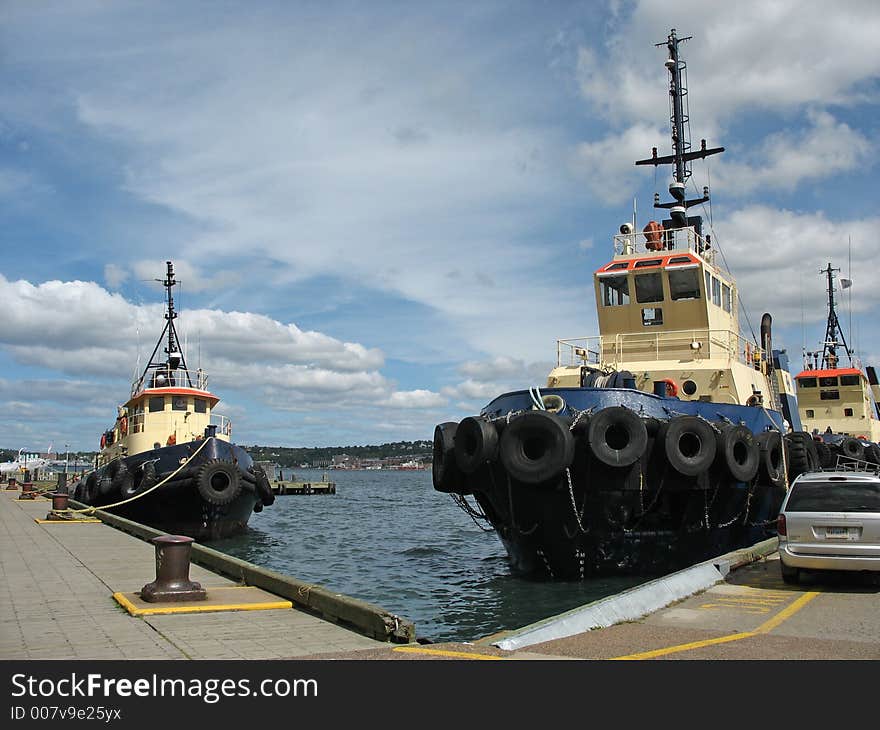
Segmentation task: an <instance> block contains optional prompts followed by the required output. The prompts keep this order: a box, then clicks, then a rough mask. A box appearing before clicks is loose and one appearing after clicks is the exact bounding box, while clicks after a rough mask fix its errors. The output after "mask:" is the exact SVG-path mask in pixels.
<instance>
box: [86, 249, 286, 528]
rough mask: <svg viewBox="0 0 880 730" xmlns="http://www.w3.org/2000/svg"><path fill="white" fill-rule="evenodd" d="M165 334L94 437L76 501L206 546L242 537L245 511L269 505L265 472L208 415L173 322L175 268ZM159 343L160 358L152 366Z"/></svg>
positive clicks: (201, 378)
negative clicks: (92, 462) (94, 453)
mask: <svg viewBox="0 0 880 730" xmlns="http://www.w3.org/2000/svg"><path fill="white" fill-rule="evenodd" d="M166 263H167V266H168V270H167V273H166V277H165V279H164V281H163V280H159V281H162V284H163V285H164V287H165V289H166V292H167V309H166V312H165V320H166V321H165V328H164V330H163V331H162V334H161V335H160V336H159V341H158V342H157V343H156V347H155V348H154V349H153V353H152V355H151V356H150V359H149V362H148V363H147V366H146V368H145V369H144V370H143V372H142V373H141V375H140V377H138V378H137V379H136V380H135V381H134V383H133V384H132V387H131V395H130V397H129V398H128V400H127V401H126V402H125V404H124V405H121V406H119V408H118V409H117V416H116V420H115V423H114V424H113V425H112V426H111V427H110V428H108V429H107V430H106V431H104V432H103V433H102V434H101V438H100V447H101V450H100V452H99V454H98V457H97V464H96V468H95V470H94V471H92V472H90V473H89V474H88V475H86V476H85V477H84V479H82V480H81V481H80V482H79V483H77V484H76V486H75V488H74V492H73V496H74V499H76V500H78V501H80V502H83V503H85V504H87V505H90V506H93V507H101V508H105V509H108V510H110V511H112V512H113V513H114V514H118V515H120V516H122V517H126V518H127V519H130V520H133V521H135V522H139V523H141V524H145V525H149V526H151V527H154V528H156V529H158V530H164V531H166V532H169V533H174V534H178V535H188V536H190V537H193V538H195V539H202V540H212V539H217V538H221V537H227V536H229V535H234V534H236V533H239V532H241V531H243V530H244V529H245V528H246V526H247V523H248V520H249V519H250V516H251V513H252V512H259V511H261V510H262V509H263V507H264V506H266V505H270V504H272V503H273V502H274V501H275V494H274V492H273V491H272V489H271V486H270V484H269V479H268V477H267V476H266V474H265V472H264V471H263V469H262V468H261V467H260V466H259V465H256V464H254V463H253V460H252V459H251V457H250V455H249V454H248V453H247V452H246V451H245V450H244V449H243V448H242V447H240V446H237V445H235V444H233V443H232V442H231V437H232V424H231V422H230V420H229V419H228V418H227V417H225V416H222V415H219V414H215V413H212V411H213V409H214V408H215V407H216V405H217V403H218V402H219V401H220V399H219V398H218V397H217V396H216V395H214V394H213V393H211V391H209V390H208V375H207V373H206V372H205V371H203V370H202V369H201V368H198V369H197V370H196V371H194V372H193V371H190V370H189V369H187V366H186V360H185V359H184V355H183V352H182V351H181V348H180V345H179V339H178V336H177V331H176V329H175V326H174V320H175V319H176V318H177V313H176V312H175V311H174V297H173V294H172V288H173V287H174V285H175V284H176V283H177V282H176V281H175V279H174V267H173V265H172V263H171V262H170V261H168V262H166ZM163 343H165V348H164V350H165V358H164V359H157V353H158V352H159V348H160V346H161V345H162V344H163Z"/></svg>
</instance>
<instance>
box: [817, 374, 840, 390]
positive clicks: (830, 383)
mask: <svg viewBox="0 0 880 730" xmlns="http://www.w3.org/2000/svg"><path fill="white" fill-rule="evenodd" d="M819 387H820V388H836V387H837V376H836V375H835V376H834V377H829V378H819Z"/></svg>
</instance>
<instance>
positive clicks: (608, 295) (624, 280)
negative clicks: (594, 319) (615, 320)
mask: <svg viewBox="0 0 880 730" xmlns="http://www.w3.org/2000/svg"><path fill="white" fill-rule="evenodd" d="M599 286H600V288H601V294H602V305H603V306H605V307H615V306H618V305H620V304H629V279H628V277H627V275H626V274H623V275H622V276H606V277H603V278H602V279H600V280H599Z"/></svg>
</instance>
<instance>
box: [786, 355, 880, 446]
mask: <svg viewBox="0 0 880 730" xmlns="http://www.w3.org/2000/svg"><path fill="white" fill-rule="evenodd" d="M795 380H796V381H797V394H798V410H799V411H800V416H801V423H803V426H804V430H806V431H810V432H813V433H826V432H831V433H837V434H845V435H846V436H855V437H856V438H861V439H866V440H868V441H875V442H876V441H880V420H878V417H877V406H876V404H875V400H874V394H873V388H872V387H871V386H870V384H869V383H868V379H867V378H866V377H865V374H864V373H863V372H862V371H861V370H860V369H858V368H833V369H826V370H804V371H803V372H802V373H799V374H798V375H797V376H796V377H795Z"/></svg>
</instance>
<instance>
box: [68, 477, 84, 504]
mask: <svg viewBox="0 0 880 730" xmlns="http://www.w3.org/2000/svg"><path fill="white" fill-rule="evenodd" d="M84 491H85V486H84V484H83V480H82V479H79V480H78V481H77V483H76V484H75V485H74V487H73V489H72V490H71V492H70V493H71V494H72V495H73V499H75V500H76V501H77V502H82V501H84V500H83V492H84Z"/></svg>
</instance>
